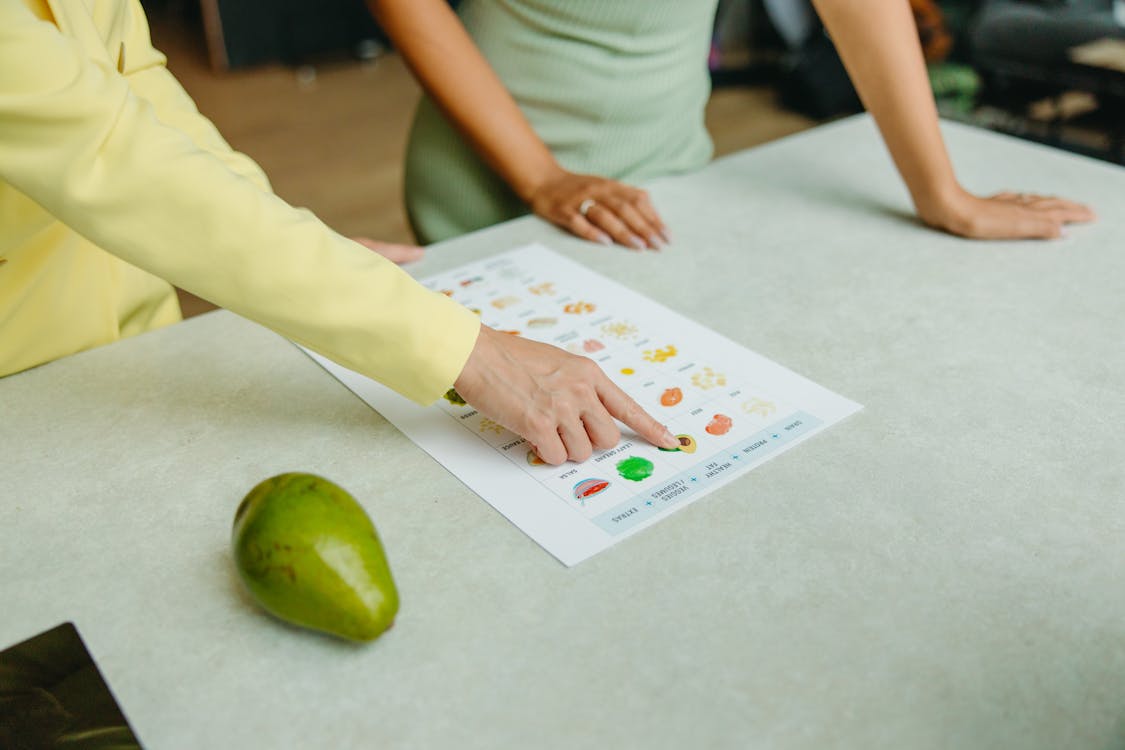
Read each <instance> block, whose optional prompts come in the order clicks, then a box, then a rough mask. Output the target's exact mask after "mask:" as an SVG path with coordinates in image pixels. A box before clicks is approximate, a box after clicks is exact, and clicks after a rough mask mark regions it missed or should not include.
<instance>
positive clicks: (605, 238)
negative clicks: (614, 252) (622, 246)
mask: <svg viewBox="0 0 1125 750" xmlns="http://www.w3.org/2000/svg"><path fill="white" fill-rule="evenodd" d="M598 242H600V243H601V244H603V245H607V246H608V245H612V244H613V240H612V239H611V238H610V236H609V235H608V234H605V233H604V232H603V233H601V234H599V235H598Z"/></svg>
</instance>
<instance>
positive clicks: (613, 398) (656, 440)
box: [596, 377, 680, 448]
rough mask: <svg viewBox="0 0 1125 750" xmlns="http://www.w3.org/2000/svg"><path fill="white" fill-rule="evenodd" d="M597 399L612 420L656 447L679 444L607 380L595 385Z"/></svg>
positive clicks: (674, 446)
mask: <svg viewBox="0 0 1125 750" xmlns="http://www.w3.org/2000/svg"><path fill="white" fill-rule="evenodd" d="M596 388H597V391H598V398H600V399H601V401H602V404H604V405H605V408H606V411H608V412H609V413H610V415H611V416H613V418H614V419H619V420H621V421H622V422H623V423H624V424H625V425H626V426H627V427H631V428H632V429H633V430H634V431H635V432H636V433H637V434H638V435H640V436H641V437H643V438H644V439H645V440H647V441H649V442H650V443H652V444H653V445H655V446H657V447H663V448H676V447H678V446H679V444H680V442H679V441H678V440H676V437H675V435H673V434H672V433H671V432H669V431H668V428H667V427H665V426H664V425H662V424H661V423H660V422H658V421H657V420H656V419H655V418H653V417H652V416H651V415H650V414H649V413H648V412H646V411H645V410H644V409H642V408H641V405H640V404H638V403H637V402H636V401H634V400H633V399H632V398H630V397H629V394H627V393H625V391H623V390H621V389H620V388H619V387H618V386H617V385H616V384H615V383H614V382H613V381H611V380H610V379H609V378H606V377H602V378H601V379H600V380H599V382H598V383H597V385H596Z"/></svg>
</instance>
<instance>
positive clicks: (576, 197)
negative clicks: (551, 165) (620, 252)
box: [528, 169, 669, 250]
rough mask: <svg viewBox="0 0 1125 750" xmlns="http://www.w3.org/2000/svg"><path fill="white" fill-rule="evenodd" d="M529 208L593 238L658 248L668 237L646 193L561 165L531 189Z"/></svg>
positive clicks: (633, 247)
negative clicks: (569, 170)
mask: <svg viewBox="0 0 1125 750" xmlns="http://www.w3.org/2000/svg"><path fill="white" fill-rule="evenodd" d="M528 202H529V203H530V205H531V209H532V210H533V211H534V212H535V213H536V214H538V215H539V216H541V217H543V218H544V219H546V220H547V221H550V222H552V223H554V224H557V225H559V226H560V227H562V228H563V229H566V230H567V231H569V232H571V233H572V234H575V235H577V236H579V237H581V238H583V239H587V240H590V241H591V242H600V243H601V244H603V245H612V244H614V243H617V244H618V245H622V246H624V247H627V248H630V249H633V250H645V249H649V250H659V249H660V248H662V247H664V246H665V245H666V244H668V242H669V238H668V229H667V228H666V227H665V226H664V222H663V221H661V219H660V216H659V215H658V214H657V213H656V209H655V208H653V206H652V201H651V200H649V197H648V193H647V192H645V191H644V190H640V189H639V188H635V187H631V186H629V185H625V184H624V183H620V182H616V181H614V180H608V179H605V178H604V177H597V176H594V175H585V174H574V173H573V172H567V171H565V170H562V169H560V170H558V171H557V172H556V173H555V174H554V175H553V176H552V177H550V178H548V179H546V180H543V181H542V182H541V183H540V184H539V185H538V186H537V187H536V188H535V190H534V191H533V192H532V193H531V195H530V198H529V201H528Z"/></svg>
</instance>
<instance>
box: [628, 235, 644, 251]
mask: <svg viewBox="0 0 1125 750" xmlns="http://www.w3.org/2000/svg"><path fill="white" fill-rule="evenodd" d="M629 244H630V245H632V246H633V247H634V248H635V249H637V250H645V249H647V248H648V245H646V244H645V241H644V240H642V239H641V238H640V237H638V236H637V235H635V234H634V235H630V237H629Z"/></svg>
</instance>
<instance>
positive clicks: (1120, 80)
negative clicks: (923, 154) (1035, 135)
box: [971, 0, 1125, 161]
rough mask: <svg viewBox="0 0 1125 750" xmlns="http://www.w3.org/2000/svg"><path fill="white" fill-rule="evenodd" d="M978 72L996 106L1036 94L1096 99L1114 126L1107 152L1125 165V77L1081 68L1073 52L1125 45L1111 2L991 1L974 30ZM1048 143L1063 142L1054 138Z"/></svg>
mask: <svg viewBox="0 0 1125 750" xmlns="http://www.w3.org/2000/svg"><path fill="white" fill-rule="evenodd" d="M971 35H972V55H973V63H974V65H975V66H976V67H977V68H978V69H979V70H980V71H981V73H982V74H983V75H984V78H985V81H986V84H987V87H988V94H989V97H990V98H991V99H994V100H995V99H1000V100H1004V99H1009V98H1014V96H1010V95H1009V93H1010V92H1011V93H1013V94H1018V93H1019V91H1020V90H1021V88H1022V89H1026V88H1028V87H1035V88H1034V90H1035V91H1036V92H1037V93H1038V95H1039V96H1053V95H1058V94H1060V93H1062V92H1065V91H1069V90H1077V91H1085V92H1088V93H1090V94H1093V95H1094V96H1096V97H1097V100H1098V103H1099V105H1100V108H1101V110H1102V112H1103V119H1104V121H1105V122H1106V123H1108V125H1109V131H1108V135H1109V138H1110V145H1109V147H1108V148H1107V149H1106V151H1107V152H1108V153H1105V154H1093V155H1096V156H1102V157H1103V158H1106V157H1108V158H1109V159H1110V160H1112V161H1122V160H1125V153H1123V145H1125V72H1122V71H1121V70H1116V69H1113V68H1112V67H1099V66H1097V65H1090V64H1084V63H1082V62H1080V61H1079V60H1080V59H1081V55H1078V57H1079V59H1075V58H1076V52H1077V51H1078V50H1079V49H1080V48H1082V47H1084V46H1087V45H1089V44H1090V43H1093V42H1099V40H1103V41H1102V43H1106V42H1108V43H1110V44H1113V43H1114V42H1117V43H1121V42H1125V26H1122V25H1121V24H1120V23H1119V21H1118V20H1117V19H1115V17H1114V9H1113V0H986V2H985V3H984V6H983V7H982V8H981V11H980V13H979V15H978V16H977V18H976V20H975V22H974V24H973V28H972V32H971ZM1045 140H1046V142H1048V143H1052V144H1053V145H1061V144H1059V143H1058V141H1059V136H1058V133H1057V132H1052V133H1051V134H1049V135H1048V136H1047V137H1046V139H1045Z"/></svg>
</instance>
